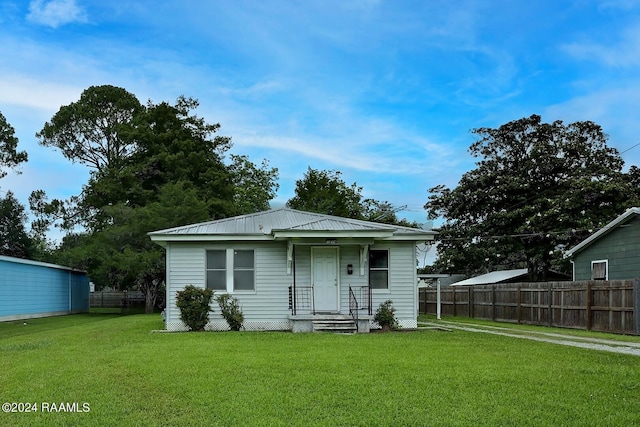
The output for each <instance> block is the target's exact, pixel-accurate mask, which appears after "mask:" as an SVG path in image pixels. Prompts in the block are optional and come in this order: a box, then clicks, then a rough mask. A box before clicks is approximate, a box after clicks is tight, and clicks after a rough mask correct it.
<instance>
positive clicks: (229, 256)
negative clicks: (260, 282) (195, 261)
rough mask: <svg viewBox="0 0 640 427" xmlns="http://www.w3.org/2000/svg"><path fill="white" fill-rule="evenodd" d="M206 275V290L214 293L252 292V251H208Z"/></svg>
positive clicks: (253, 281) (253, 280)
mask: <svg viewBox="0 0 640 427" xmlns="http://www.w3.org/2000/svg"><path fill="white" fill-rule="evenodd" d="M206 273H207V288H209V289H212V290H214V291H221V292H234V291H253V290H254V289H255V267H254V256H253V250H239V249H235V250H234V249H216V250H209V251H207V266H206Z"/></svg>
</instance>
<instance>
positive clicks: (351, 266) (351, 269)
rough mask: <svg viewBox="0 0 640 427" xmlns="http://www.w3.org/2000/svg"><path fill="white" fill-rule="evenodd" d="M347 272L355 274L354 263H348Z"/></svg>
mask: <svg viewBox="0 0 640 427" xmlns="http://www.w3.org/2000/svg"><path fill="white" fill-rule="evenodd" d="M347 274H353V264H347Z"/></svg>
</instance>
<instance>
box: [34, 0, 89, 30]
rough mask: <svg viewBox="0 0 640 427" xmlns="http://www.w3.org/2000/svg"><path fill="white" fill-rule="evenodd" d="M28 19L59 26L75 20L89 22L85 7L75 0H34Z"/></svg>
mask: <svg viewBox="0 0 640 427" xmlns="http://www.w3.org/2000/svg"><path fill="white" fill-rule="evenodd" d="M27 19H28V20H29V21H31V22H33V23H36V24H41V25H46V26H49V27H51V28H57V27H59V26H61V25H65V24H70V23H73V22H87V15H86V12H85V11H84V9H82V8H81V7H79V6H78V5H77V4H76V1H75V0H50V1H48V2H47V1H45V0H32V1H31V3H30V4H29V14H28V15H27Z"/></svg>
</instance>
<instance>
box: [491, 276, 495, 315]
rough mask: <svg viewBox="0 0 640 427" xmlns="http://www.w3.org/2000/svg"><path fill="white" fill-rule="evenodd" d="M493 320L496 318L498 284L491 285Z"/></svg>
mask: <svg viewBox="0 0 640 427" xmlns="http://www.w3.org/2000/svg"><path fill="white" fill-rule="evenodd" d="M491 320H493V321H494V322H495V320H496V285H495V283H494V284H493V285H491Z"/></svg>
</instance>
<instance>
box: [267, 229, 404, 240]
mask: <svg viewBox="0 0 640 427" xmlns="http://www.w3.org/2000/svg"><path fill="white" fill-rule="evenodd" d="M272 233H273V238H274V239H291V238H305V237H312V238H313V237H324V238H327V239H329V238H331V239H337V238H341V237H347V238H358V237H372V238H374V239H375V238H377V239H383V238H388V237H393V232H392V231H389V230H361V231H360V230H344V231H327V230H273V231H272Z"/></svg>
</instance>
